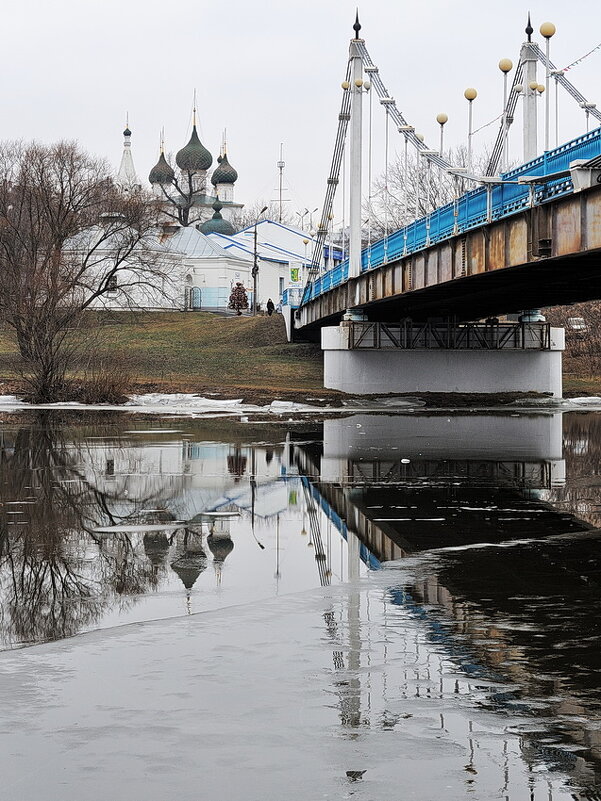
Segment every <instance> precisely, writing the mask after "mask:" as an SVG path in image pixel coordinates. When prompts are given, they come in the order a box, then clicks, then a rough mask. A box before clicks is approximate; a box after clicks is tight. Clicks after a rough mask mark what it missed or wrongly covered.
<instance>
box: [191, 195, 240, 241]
mask: <svg viewBox="0 0 601 801" xmlns="http://www.w3.org/2000/svg"><path fill="white" fill-rule="evenodd" d="M213 208H214V212H213V216H212V217H211V219H210V220H205V222H203V223H202V225H199V226H198V230H199V231H200V233H201V234H225V235H226V236H231V235H232V234H235V233H236V231H235V229H234V226H233V225H232V224H231V222H229V221H228V220H224V219H223V217H222V216H221V209H222V208H223V206H222V205H221V203H220V202H219V198H217V199H216V200H215V202H214V203H213Z"/></svg>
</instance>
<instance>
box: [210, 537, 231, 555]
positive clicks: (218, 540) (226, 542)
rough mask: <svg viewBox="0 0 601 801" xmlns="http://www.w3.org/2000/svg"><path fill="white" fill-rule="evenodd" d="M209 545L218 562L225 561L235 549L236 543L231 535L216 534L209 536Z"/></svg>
mask: <svg viewBox="0 0 601 801" xmlns="http://www.w3.org/2000/svg"><path fill="white" fill-rule="evenodd" d="M207 545H208V546H209V548H210V549H211V553H212V554H213V558H214V560H215V561H216V562H224V561H225V558H226V556H228V555H229V554H230V553H231V552H232V551H233V550H234V543H233V542H232V540H231V539H230V538H229V537H216V536H215V535H214V534H209V536H208V537H207Z"/></svg>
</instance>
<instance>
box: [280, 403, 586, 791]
mask: <svg viewBox="0 0 601 801" xmlns="http://www.w3.org/2000/svg"><path fill="white" fill-rule="evenodd" d="M591 418H593V416H592V415H589V416H588V418H587V416H585V415H574V416H572V417H566V418H563V419H562V415H560V414H548V415H529V414H521V415H519V416H518V415H514V416H512V415H482V416H478V415H475V414H467V415H463V416H461V415H459V416H458V415H454V416H453V417H448V416H447V415H444V414H440V415H423V416H422V415H420V416H405V417H396V416H386V415H385V416H368V415H356V416H352V417H349V418H346V419H344V420H335V421H328V422H326V423H325V425H324V437H323V449H321V448H316V447H315V444H313V446H309V447H308V446H299V447H295V449H294V451H295V458H296V461H297V464H298V465H299V469H300V470H301V471H302V472H304V473H305V475H306V476H310V479H309V478H308V479H307V481H308V483H309V486H310V487H311V490H312V493H313V497H314V498H315V500H316V502H317V503H319V504H320V505H321V507H322V509H323V510H324V511H325V513H326V515H327V516H328V517H329V519H331V520H334V521H335V522H336V524H337V526H338V527H339V528H340V529H341V531H342V532H343V534H344V535H345V536H346V537H347V538H348V539H349V540H353V539H354V540H356V543H357V546H356V549H357V550H360V552H361V553H362V557H363V559H364V561H367V562H368V563H370V564H372V565H375V564H378V563H379V564H383V563H386V562H389V561H391V560H396V559H402V558H406V557H409V556H415V555H416V554H419V553H421V554H422V555H423V556H422V558H421V559H419V560H418V561H417V562H416V561H415V559H412V560H411V561H410V562H409V563H408V564H409V565H410V566H411V567H410V573H411V576H410V578H409V580H407V574H406V572H405V571H404V570H403V571H402V574H401V575H403V580H402V582H401V583H400V584H398V585H396V586H395V583H394V578H393V576H394V572H392V571H393V570H396V569H397V568H396V566H394V567H392V569H389V570H386V571H383V574H382V588H383V590H384V591H385V593H386V597H387V601H388V602H390V603H392V604H393V605H394V606H396V605H398V606H399V607H401V608H402V609H404V610H409V611H410V613H411V614H412V615H414V616H415V617H416V618H418V619H419V620H420V621H421V622H422V623H423V625H424V627H425V630H426V631H427V634H426V637H425V640H424V641H423V642H422V643H421V646H420V644H419V643H418V642H417V641H416V642H415V643H413V646H414V651H415V653H414V657H413V658H414V662H415V670H413V669H410V670H409V671H408V672H407V671H406V677H405V678H406V680H405V682H404V684H402V685H401V689H402V688H403V687H404V690H403V689H402V692H404V693H405V694H406V697H408V698H409V697H422V696H425V697H428V698H439V699H445V698H449V697H450V696H451V695H452V694H453V693H458V694H459V695H461V694H463V693H465V694H467V695H468V696H473V695H474V692H475V691H477V688H478V687H480V690H481V691H482V693H481V698H480V701H479V705H480V706H481V707H482V708H485V709H490V710H495V711H496V712H498V713H501V714H502V715H505V716H509V717H508V718H507V722H508V729H507V731H508V732H512V733H513V734H515V733H519V736H520V750H521V753H522V756H523V758H525V759H526V761H527V762H528V763H529V764H530V766H531V768H532V769H533V770H534V771H535V772H536V771H537V770H539V771H540V770H549V769H551V770H552V771H553V770H560V771H562V772H566V773H567V774H568V775H570V776H571V777H572V779H571V780H573V781H574V784H575V785H581V786H582V787H586V788H588V789H586V790H583V791H582V792H583V795H580V793H578V792H576V787H574V792H573V795H571V797H572V798H597V797H598V795H596V793H597V790H596V789H595V788H598V787H599V784H600V782H601V776H600V765H599V761H600V760H601V736H600V735H599V730H600V729H599V721H600V719H601V696H600V693H599V684H598V676H599V672H600V670H601V654H600V651H599V647H598V646H599V640H600V638H601V627H600V624H599V621H600V620H601V598H600V596H599V592H598V590H599V586H598V581H599V577H600V576H601V555H600V554H599V539H600V537H599V531H598V529H596V528H594V525H598V523H599V520H598V519H597V518H598V515H599V511H598V510H599V509H601V487H598V486H596V485H595V482H594V477H593V479H590V478H589V479H588V481H586V483H585V480H586V479H585V478H584V477H586V476H588V475H589V468H591V464H590V461H591V459H592V460H593V462H594V461H595V457H594V456H593V455H592V454H594V453H596V451H595V448H598V444H596V443H598V441H599V440H598V438H597V439H596V438H595V436H594V434H599V433H600V431H599V424H600V423H601V421H599V420H596V419H592V420H591ZM583 420H585V421H587V423H592V425H593V429H594V430H593V432H591V433H592V434H593V436H591V437H590V439H588V438H587V437H586V435H585V432H586V430H587V425H586V424H584V425H583V422H582V421H583ZM564 421H565V425H566V436H565V442H566V446H567V447H566V454H565V455H566V457H567V460H568V462H569V467H570V469H571V470H580V472H583V477H582V478H580V482H581V483H580V487H581V490H580V491H579V489H578V486H579V485H578V484H576V485H575V486H576V489H574V486H571V485H570V483H569V475H570V472H568V482H567V484H566V471H565V465H566V462H565V461H564V459H563V458H562V428H563V425H562V424H563V423H564ZM595 424H596V425H595ZM589 446H590V450H589ZM587 452H588V453H589V459H588V462H587V465H588V466H586V467H584V469H583V464H582V455H583V453H587ZM593 472H594V468H593ZM591 482H592V487H591ZM582 499H584V500H582ZM568 509H575V510H577V511H580V510H582V511H583V512H584V514H582V516H574V515H573V514H571V513H570V512H568ZM595 510H596V512H595ZM426 552H427V554H426ZM423 557H425V558H423ZM360 603H361V596H360V593H359V592H357V591H355V592H354V593H353V591H352V590H349V606H350V607H353V604H355V606H356V607H357V608H356V609H355V613H354V614H353V615H350V613H349V618H348V626H347V627H348V638H349V641H348V646H349V648H350V651H349V653H350V654H351V655H353V658H354V662H353V663H352V664H351V663H350V662H349V665H348V668H347V671H348V672H349V675H352V677H353V680H354V681H355V685H345V686H346V687H347V689H346V693H345V696H344V704H345V706H344V709H343V711H342V712H341V715H342V717H343V718H344V719H345V720H347V721H348V715H349V704H350V701H349V697H348V694H349V693H350V695H351V697H352V698H353V699H354V706H353V705H351V707H350V708H352V709H353V710H354V714H353V715H352V716H351V719H352V720H353V721H354V722H355V725H356V726H360V725H361V724H360V721H361V720H362V715H364V714H365V712H364V711H363V712H362V710H364V709H365V707H366V706H368V705H369V703H370V702H369V699H368V698H367V697H366V696H367V695H369V693H368V692H367V690H366V687H365V686H363V687H362V686H361V681H362V680H363V681H364V682H365V683H367V684H369V686H370V687H372V688H373V686H374V683H375V680H374V677H373V676H372V673H371V672H370V670H369V668H368V667H367V665H366V663H365V661H364V659H363V657H362V656H361V655H360V653H359V651H360V649H361V647H363V648H364V650H365V654H368V661H371V660H376V661H377V657H376V656H375V655H374V654H373V648H372V647H371V646H370V645H369V644H368V643H367V642H366V641H365V640H363V645H361V636H360V623H359V621H360V619H362V617H363V615H362V614H361V613H360V612H359V610H358V606H359V605H360ZM389 624H391V625H394V624H393V623H392V618H391V620H389ZM398 625H400V626H401V627H402V618H399V621H398ZM354 626H356V627H357V629H356V631H354V633H353V627H354ZM372 634H373V632H372ZM355 640H356V642H355ZM353 642H355V644H354V645H353ZM413 646H412V644H411V642H410V641H408V640H407V639H405V648H406V649H408V650H409V651H410V650H411V649H412V647H413ZM420 648H421V649H422V650H423V652H424V653H426V652H427V653H428V656H427V659H426V660H425V661H424V659H425V657H424V653H422V654H420ZM358 649H359V650H358ZM365 654H364V656H365ZM383 659H384V661H385V657H383ZM409 661H411V659H409ZM452 664H455V665H457V666H458V667H459V668H460V671H459V673H458V674H456V676H455V679H452V675H453V671H452V667H451V666H452ZM391 668H392V666H391ZM366 673H367V675H365V674H366ZM362 676H364V677H365V678H364V679H362V678H361V677H362ZM466 677H467V678H466ZM347 678H348V677H347ZM452 681H456V685H455V688H452V687H450V686H449V683H451V684H452ZM495 682H497V683H498V684H499V686H498V688H497V689H495V688H494V687H492V685H491V684H490V683H495ZM349 687H350V689H349ZM524 715H525V716H526V717H531V716H534V718H537V717H538V718H542V719H543V720H541V721H540V722H534V723H532V724H527V723H525V721H524V720H523V719H522V721H521V722H520V723H519V724H516V723H515V720H516V717H520V716H524ZM450 717H451V718H452V717H453V715H452V714H451V715H450ZM441 721H442V716H441ZM455 723H456V721H455ZM441 725H442V726H443V728H444V726H449V727H451V728H452V726H453V723H452V722H450V721H446V722H444V721H443V722H442V724H441ZM470 727H471V723H470ZM470 730H471V728H470ZM470 742H471V743H472V756H471V757H470V760H469V762H468V767H469V768H470V769H473V770H474V772H477V770H476V768H479V767H480V766H479V765H478V764H477V763H478V761H479V760H478V756H477V755H476V756H474V754H475V751H477V750H478V748H479V747H480V746H481V745H482V738H481V736H478V735H476V736H475V737H474V740H473V741H472V740H471V739H470ZM474 742H475V743H476V746H475V751H474ZM499 745H501V744H499ZM502 750H503V752H504V754H505V757H506V760H505V768H504V770H505V781H506V785H505V790H504V792H505V795H504V796H503V797H506V798H509V797H514V796H513V795H512V792H511V789H510V788H509V787H508V784H507V782H508V776H509V763H510V761H511V760H510V757H509V755H508V752H510V751H511V750H512V747H511V745H510V744H508V741H507V740H506V741H505V742H504V744H503V745H502ZM498 756H499V764H500V765H501V764H502V763H503V758H502V756H501V754H499V755H498ZM536 783H537V782H536V781H535V780H534V778H532V777H531V784H530V793H531V795H530V797H531V798H535V797H536V798H538V797H539V795H538V793H540V792H545V797H547V795H546V793H547V792H548V797H549V798H555V797H559V796H556V795H554V792H555V791H554V790H553V788H552V787H551V785H550V784H549V787H548V788H547V790H544V791H543V790H542V788H541V787H538V788H537V790H536V792H535V784H536ZM516 797H517V796H516Z"/></svg>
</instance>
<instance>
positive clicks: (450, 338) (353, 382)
mask: <svg viewBox="0 0 601 801" xmlns="http://www.w3.org/2000/svg"><path fill="white" fill-rule="evenodd" d="M379 325H380V324H373V323H356V322H355V323H348V322H343V323H341V324H340V325H338V326H331V327H326V328H322V332H321V347H322V350H323V353H324V386H325V387H326V388H328V389H337V390H340V391H342V392H348V393H352V394H357V395H373V394H385V393H412V392H461V393H483V394H497V393H504V392H537V393H540V394H546V395H551V396H552V397H555V398H560V397H561V395H562V372H561V364H562V351H563V350H564V341H565V338H564V330H563V328H550V327H548V326H545V324H542V325H540V326H539V327H537V324H534V325H528V326H522V327H521V328H519V327H516V328H515V332H516V333H515V334H511V332H510V329H509V328H507V329H502V328H501V327H490V328H489V329H487V328H486V327H485V326H483V325H481V326H480V327H475V326H472V327H467V326H463V327H462V326H457V327H456V328H455V329H454V330H453V331H450V329H449V327H448V326H447V327H445V328H444V329H438V331H443V333H444V336H443V337H441V336H437V335H436V330H437V329H435V328H433V327H430V328H429V329H428V327H427V326H425V327H424V329H423V334H420V333H419V332H417V333H416V334H415V336H412V337H411V338H410V341H409V339H408V338H407V337H404V336H403V329H402V327H397V328H396V329H395V328H394V327H393V326H384V327H381V328H379V327H378V326H379ZM361 326H362V328H361ZM468 328H469V330H468ZM504 330H507V332H508V333H507V336H505V334H499V331H501V332H502V331H504ZM382 331H385V332H386V335H385V336H382ZM466 331H467V334H466ZM470 331H471V332H472V337H471V340H470V339H469V332H470ZM357 332H359V334H358V333H357ZM432 332H434V335H432ZM449 332H450V333H449ZM474 332H475V334H474ZM520 332H521V333H520ZM510 334H511V335H510Z"/></svg>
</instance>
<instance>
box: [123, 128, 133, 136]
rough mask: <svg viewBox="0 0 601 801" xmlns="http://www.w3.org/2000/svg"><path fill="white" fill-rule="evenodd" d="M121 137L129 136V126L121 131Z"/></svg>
mask: <svg viewBox="0 0 601 801" xmlns="http://www.w3.org/2000/svg"><path fill="white" fill-rule="evenodd" d="M123 136H131V131H130V130H129V125H128V126H127V127H126V129H125V130H124V131H123Z"/></svg>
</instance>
